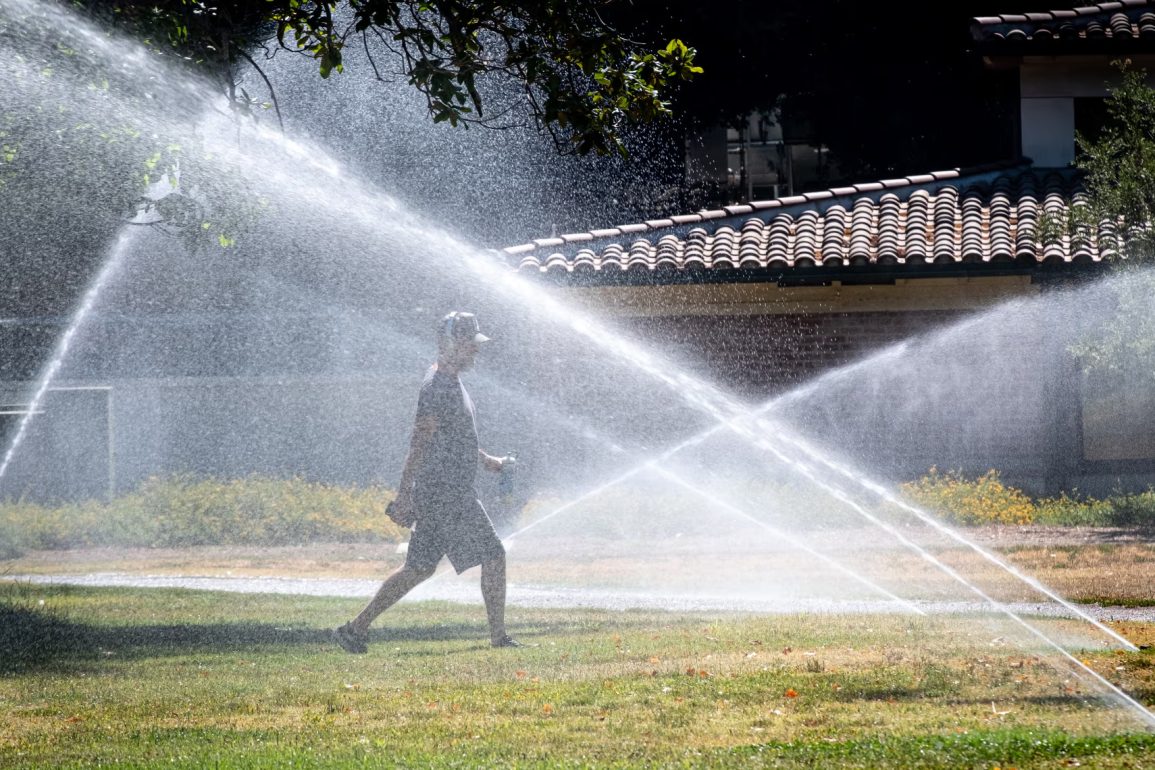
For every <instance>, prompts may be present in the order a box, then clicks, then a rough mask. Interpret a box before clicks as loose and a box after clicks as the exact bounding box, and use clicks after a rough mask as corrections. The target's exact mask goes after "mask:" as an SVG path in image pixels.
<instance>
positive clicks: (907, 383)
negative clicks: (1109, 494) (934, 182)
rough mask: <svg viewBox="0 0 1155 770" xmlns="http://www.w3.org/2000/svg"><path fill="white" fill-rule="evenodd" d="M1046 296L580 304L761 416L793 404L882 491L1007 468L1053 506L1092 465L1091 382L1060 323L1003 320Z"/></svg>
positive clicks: (776, 292) (805, 428)
mask: <svg viewBox="0 0 1155 770" xmlns="http://www.w3.org/2000/svg"><path fill="white" fill-rule="evenodd" d="M1038 295H1039V286H1038V285H1036V284H1032V283H1031V281H1030V279H1029V277H1027V276H1008V277H999V278H989V279H984V278H970V279H966V278H949V279H923V280H917V279H910V280H906V281H896V282H895V283H894V284H886V285H866V286H850V285H838V284H832V285H830V286H819V287H778V286H776V285H774V284H752V285H717V286H702V285H698V286H679V287H612V288H610V287H606V288H602V289H599V290H596V291H592V292H589V293H587V294H586V296H585V297H584V301H585V302H587V303H591V304H597V305H598V306H599V307H601V308H602V310H603V311H604V312H608V313H616V314H617V315H618V316H619V319H620V321H621V323H622V324H623V325H624V326H625V327H626V328H627V329H629V330H631V331H632V332H634V333H636V334H637V335H639V336H640V337H642V338H644V339H646V340H650V341H653V342H654V344H655V345H656V346H657V347H659V349H661V350H662V351H664V352H665V353H666V354H667V355H669V356H670V357H671V358H673V359H674V360H675V361H677V362H679V363H680V364H682V365H684V366H686V367H687V368H688V369H690V370H691V371H693V372H694V373H696V374H698V375H699V376H701V377H703V378H706V379H708V380H710V381H712V382H718V383H722V384H724V385H725V386H726V387H728V388H730V389H731V390H732V391H734V392H736V393H738V394H740V395H741V396H742V397H744V398H746V399H748V400H749V402H750V403H751V404H762V403H765V402H767V400H768V399H771V398H774V397H780V396H786V397H787V398H786V399H785V400H784V402H783V403H784V404H786V406H783V407H782V408H781V409H780V410H779V411H780V413H781V415H782V417H783V418H785V419H787V420H789V421H790V422H791V423H792V424H794V425H796V426H797V428H798V430H799V431H800V432H801V433H802V434H803V435H806V436H807V437H809V438H811V439H813V440H814V441H815V442H816V443H817V444H818V445H820V446H824V447H829V448H830V450H831V451H832V452H833V453H835V454H839V455H842V456H844V457H848V458H849V459H851V460H852V461H854V462H856V463H858V464H859V465H860V467H863V468H864V469H866V470H867V471H868V472H872V473H874V474H875V475H877V476H879V477H881V478H883V479H887V480H891V481H902V480H907V479H911V478H916V477H918V476H920V475H922V474H924V473H926V472H927V471H928V470H929V469H930V468H931V467H932V466H935V467H938V468H940V469H958V470H962V471H964V472H966V473H968V474H980V473H983V472H985V471H987V470H989V469H991V468H995V469H998V470H1000V471H1001V472H1003V473H1004V476H1005V477H1006V478H1008V479H1009V480H1011V481H1012V482H1014V483H1017V484H1019V485H1021V486H1023V487H1025V488H1026V489H1028V490H1030V491H1033V492H1036V493H1044V492H1046V493H1052V492H1055V491H1057V490H1058V489H1060V488H1063V487H1064V486H1069V485H1070V484H1072V483H1073V480H1075V479H1076V476H1077V467H1076V466H1077V465H1078V464H1079V462H1080V461H1081V451H1082V447H1081V444H1080V442H1081V433H1080V431H1079V425H1078V421H1079V403H1078V393H1079V382H1078V378H1077V377H1076V376H1075V375H1074V371H1073V369H1072V368H1071V361H1070V356H1069V355H1068V353H1067V345H1068V342H1069V340H1067V339H1065V337H1064V336H1063V334H1062V333H1061V331H1062V330H1061V329H1056V328H1055V325H1054V324H1053V319H1050V318H1049V317H1047V316H1045V315H1044V314H1042V313H1041V312H1035V311H1032V310H1030V307H1031V305H1030V303H1027V306H1026V307H1027V309H1026V310H1023V311H1021V312H1019V311H1009V310H1006V308H1008V307H1010V308H1014V307H1015V303H1009V304H1008V300H1014V299H1016V298H1020V299H1026V298H1033V297H1037V296H1038ZM1036 304H1038V303H1036ZM988 310H990V311H992V312H991V313H990V314H987V313H986V312H985V311H988ZM1000 314H1002V315H1000ZM1003 316H1005V318H1004V317H1003ZM969 319H977V320H976V322H975V323H974V324H972V325H969V326H968V325H967V324H965V323H961V322H964V321H968V320H969ZM899 346H901V347H899ZM880 354H885V355H883V356H882V357H881V358H875V359H872V356H879V355H880ZM856 363H861V366H858V367H853V366H850V365H853V364H856ZM839 372H842V374H837V373H839ZM823 375H828V376H826V377H824V376H823ZM807 385H811V386H813V387H810V388H805V387H803V386H807ZM801 393H804V394H805V395H804V396H801V397H798V398H794V397H793V396H794V394H801Z"/></svg>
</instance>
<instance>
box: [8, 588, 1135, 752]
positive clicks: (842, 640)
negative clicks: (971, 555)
mask: <svg viewBox="0 0 1155 770" xmlns="http://www.w3.org/2000/svg"><path fill="white" fill-rule="evenodd" d="M42 602H43V603H42ZM359 607H360V602H359V601H357V600H337V599H318V598H307V597H286V596H268V595H242V594H223V593H209V592H193V591H174V590H163V591H162V590H140V591H129V590H111V589H80V588H68V587H48V586H29V585H14V584H0V767H4V768H18V767H49V766H95V765H101V764H102V765H109V764H115V765H117V766H165V767H198V768H199V767H206V766H217V767H287V766H294V767H322V766H368V767H390V766H403V767H424V766H438V767H619V766H620V767H637V766H661V767H668V766H676V767H682V766H689V767H703V768H705V767H710V768H714V767H742V768H747V767H785V768H793V767H815V768H818V767H831V766H837V767H943V768H957V767H975V768H993V767H1001V768H1004V769H1005V768H1007V767H1017V768H1059V767H1073V766H1076V765H1078V766H1082V767H1112V768H1115V767H1118V768H1122V767H1134V768H1140V767H1151V766H1155V735H1153V734H1151V733H1149V732H1144V730H1143V728H1142V727H1141V725H1140V723H1139V722H1138V721H1137V720H1135V719H1133V718H1131V717H1128V716H1126V715H1125V714H1123V713H1122V712H1120V710H1118V709H1113V708H1109V707H1107V706H1105V705H1104V702H1103V701H1102V700H1100V699H1098V698H1095V697H1088V695H1089V692H1090V691H1089V689H1088V687H1087V686H1086V685H1085V684H1080V683H1079V681H1078V680H1077V679H1075V678H1073V677H1072V676H1071V675H1070V672H1069V671H1063V670H1059V669H1056V668H1055V667H1054V666H1052V665H1051V664H1050V661H1051V660H1052V659H1053V656H1047V655H1045V654H1043V653H1042V652H1041V651H1039V650H1037V649H1026V648H1024V647H1022V646H1020V645H1019V644H1017V643H1016V642H1015V640H1014V639H1011V638H1007V637H1004V636H999V635H998V634H1000V633H1001V631H1000V629H999V628H993V627H988V626H986V625H985V624H983V623H981V622H978V621H976V620H975V619H973V618H971V619H965V618H956V617H932V618H922V617H905V616H791V617H760V616H742V615H723V614H718V615H714V614H711V615H705V614H667V613H658V612H641V611H634V612H609V611H600V610H585V609H583V610H570V609H567V610H525V609H520V608H511V610H510V618H509V619H510V627H511V630H512V631H514V632H515V634H516V635H517V636H518V637H519V638H521V639H522V640H524V641H528V642H532V643H535V644H536V645H538V646H536V647H531V648H525V649H517V650H494V649H491V648H489V646H488V644H487V638H488V637H487V633H486V629H485V625H484V618H483V612H482V610H481V608H480V607H478V606H458V605H451V604H441V603H405V604H402V605H400V606H398V607H396V608H394V609H393V610H391V611H390V612H389V613H387V614H386V615H385V616H383V617H382V619H381V620H380V621H379V622H378V626H377V627H376V628H375V629H374V635H373V637H372V639H371V649H370V652H369V654H368V655H364V656H351V655H346V654H344V653H342V652H341V651H340V650H338V649H337V648H336V647H335V646H334V645H333V644H332V643H331V642H330V641H329V639H328V629H329V628H331V627H333V626H334V625H336V624H338V623H339V622H341V621H343V620H344V619H347V618H348V617H349V616H351V615H352V614H353V613H354V612H356V611H357V609H359ZM1039 623H1040V625H1041V627H1043V628H1044V629H1045V630H1046V631H1047V633H1049V634H1054V635H1056V636H1058V637H1061V638H1064V639H1071V638H1075V637H1076V636H1077V635H1078V634H1080V633H1084V632H1085V629H1082V628H1080V627H1077V626H1075V625H1074V624H1072V623H1070V622H1067V621H1039ZM1121 630H1122V632H1123V633H1125V634H1126V635H1127V636H1128V638H1131V639H1133V640H1134V641H1136V642H1138V643H1141V644H1145V645H1149V644H1150V643H1151V641H1152V639H1153V638H1155V626H1152V625H1150V624H1139V623H1128V624H1125V625H1124V627H1122V628H1121ZM1090 649H1091V650H1093V651H1085V652H1079V653H1078V655H1079V657H1080V658H1082V659H1084V660H1085V661H1086V662H1087V663H1088V665H1090V666H1092V667H1093V668H1094V669H1095V670H1096V671H1099V672H1100V673H1102V674H1103V675H1104V676H1106V677H1107V678H1109V679H1110V680H1111V681H1114V682H1118V683H1119V684H1120V685H1121V686H1122V687H1123V688H1124V689H1125V690H1126V691H1127V692H1129V693H1130V694H1132V695H1133V696H1134V697H1136V698H1137V699H1139V700H1140V701H1142V702H1143V703H1151V702H1152V701H1155V654H1153V653H1152V652H1151V651H1142V652H1134V653H1123V652H1118V651H1113V650H1107V649H1101V648H1098V647H1092V648H1090Z"/></svg>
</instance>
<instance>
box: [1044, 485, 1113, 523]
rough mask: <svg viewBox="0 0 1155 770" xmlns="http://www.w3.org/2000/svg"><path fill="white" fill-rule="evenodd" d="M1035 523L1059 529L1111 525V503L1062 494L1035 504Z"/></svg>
mask: <svg viewBox="0 0 1155 770" xmlns="http://www.w3.org/2000/svg"><path fill="white" fill-rule="evenodd" d="M1035 522H1036V523H1037V524H1051V525H1054V526H1060V527H1104V526H1108V525H1109V524H1110V523H1111V503H1110V502H1109V501H1107V500H1095V499H1093V498H1089V499H1086V500H1080V499H1077V498H1073V497H1070V496H1068V495H1067V494H1066V493H1063V494H1062V495H1060V496H1058V497H1051V498H1047V499H1044V500H1039V501H1038V502H1037V503H1036V504H1035Z"/></svg>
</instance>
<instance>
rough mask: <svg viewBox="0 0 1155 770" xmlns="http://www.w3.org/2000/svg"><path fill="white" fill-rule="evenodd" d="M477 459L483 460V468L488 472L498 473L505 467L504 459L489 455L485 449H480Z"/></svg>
mask: <svg viewBox="0 0 1155 770" xmlns="http://www.w3.org/2000/svg"><path fill="white" fill-rule="evenodd" d="M477 459H478V460H481V466H482V467H483V468H485V470H487V471H492V472H494V473H497V472H498V471H500V470H501V469H502V468H503V467H505V458H504V457H494V456H493V455H491V454H487V453H486V452H485V450H484V449H480V448H479V449H478V450H477Z"/></svg>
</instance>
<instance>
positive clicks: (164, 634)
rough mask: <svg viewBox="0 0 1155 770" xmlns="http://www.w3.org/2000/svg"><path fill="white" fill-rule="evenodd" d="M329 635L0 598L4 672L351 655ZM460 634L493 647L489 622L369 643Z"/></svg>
mask: <svg viewBox="0 0 1155 770" xmlns="http://www.w3.org/2000/svg"><path fill="white" fill-rule="evenodd" d="M330 634H331V630H330V629H327V628H308V627H284V626H277V625H275V624H271V623H257V622H238V623H211V624H191V623H190V624H175V625H126V626H95V625H88V624H84V623H76V622H73V621H70V620H68V619H66V618H64V617H62V616H61V615H59V614H58V613H56V612H54V611H52V610H46V609H44V608H42V607H37V606H35V605H31V604H26V603H22V602H3V601H0V674H20V673H26V672H31V671H45V670H53V669H60V670H65V669H68V668H70V667H73V666H77V665H84V664H86V663H91V662H93V661H97V660H106V659H108V658H117V659H122V660H123V659H129V660H131V659H140V658H151V657H166V656H170V655H186V654H189V653H194V652H212V653H221V652H238V651H253V650H263V651H274V650H276V649H277V648H281V649H286V648H292V647H300V646H331V647H332V650H333V653H334V654H335V655H343V654H345V653H343V652H341V651H340V650H339V649H338V648H337V646H336V644H335V643H333V642H332V639H331V636H330ZM455 640H460V641H463V642H475V643H476V645H475V646H481V645H482V643H484V646H485V647H488V646H489V645H488V640H489V635H488V631H487V629H486V626H485V623H484V622H483V621H482V622H478V623H438V624H436V625H430V626H416V627H413V626H411V627H393V628H384V629H379V630H378V629H375V630H373V631H372V632H371V633H370V637H369V643H370V645H371V646H373V645H382V646H384V645H388V644H394V643H402V642H442V641H455ZM415 654H421V651H420V650H418V651H417V652H416V653H415ZM437 654H439V655H443V654H444V651H443V650H441V651H438V653H437Z"/></svg>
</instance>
